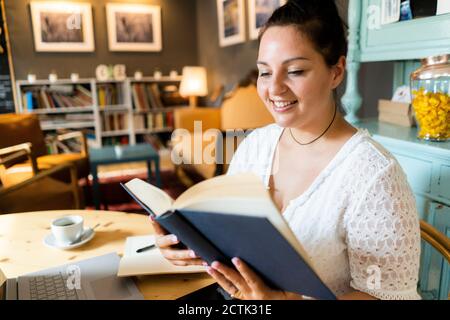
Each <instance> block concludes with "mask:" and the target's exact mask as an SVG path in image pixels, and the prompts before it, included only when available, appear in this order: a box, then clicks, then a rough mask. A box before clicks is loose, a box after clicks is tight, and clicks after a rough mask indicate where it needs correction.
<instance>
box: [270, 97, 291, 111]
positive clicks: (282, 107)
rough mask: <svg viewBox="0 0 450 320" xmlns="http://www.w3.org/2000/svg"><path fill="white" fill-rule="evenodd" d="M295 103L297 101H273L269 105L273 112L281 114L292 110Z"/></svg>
mask: <svg viewBox="0 0 450 320" xmlns="http://www.w3.org/2000/svg"><path fill="white" fill-rule="evenodd" d="M296 103H297V100H294V101H274V100H270V104H271V106H272V108H273V110H274V111H275V112H279V113H283V112H287V111H289V110H290V109H292V108H293V107H294V106H295V104H296Z"/></svg>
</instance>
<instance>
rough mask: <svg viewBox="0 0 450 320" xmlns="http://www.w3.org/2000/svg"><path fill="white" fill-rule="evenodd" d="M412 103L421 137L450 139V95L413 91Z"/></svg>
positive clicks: (422, 90)
mask: <svg viewBox="0 0 450 320" xmlns="http://www.w3.org/2000/svg"><path fill="white" fill-rule="evenodd" d="M413 97H414V98H413V101H412V105H413V108H414V112H415V114H416V119H417V121H418V122H419V126H420V130H419V134H418V136H419V138H421V139H428V140H439V141H445V140H447V139H450V95H448V94H445V93H433V92H426V91H425V90H424V89H423V88H421V89H419V90H418V91H417V90H416V91H413Z"/></svg>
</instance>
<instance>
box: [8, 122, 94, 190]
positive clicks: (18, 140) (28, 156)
mask: <svg viewBox="0 0 450 320" xmlns="http://www.w3.org/2000/svg"><path fill="white" fill-rule="evenodd" d="M0 136H1V137H2V139H1V140H0V157H1V158H2V159H3V160H5V157H8V154H9V153H17V152H19V151H21V152H22V153H21V154H22V157H17V154H16V156H14V157H13V158H11V159H8V158H6V160H8V161H3V164H2V165H0V180H1V182H2V185H3V187H10V186H13V185H15V184H17V183H20V182H22V181H26V180H28V179H30V178H31V177H33V176H35V175H36V174H37V173H38V172H39V171H40V170H47V169H51V168H53V167H56V166H58V165H61V164H64V163H72V164H74V165H75V168H76V173H77V177H78V178H83V177H84V178H87V176H88V175H89V158H88V157H89V155H88V148H87V144H86V139H85V137H84V135H83V133H82V132H70V133H67V134H64V135H59V136H57V137H56V140H57V141H65V140H68V139H78V140H79V141H80V143H81V146H82V147H81V152H79V153H76V152H74V153H63V154H48V153H47V146H46V141H45V138H44V134H43V132H42V130H41V127H40V123H39V119H38V117H37V116H36V115H34V114H3V115H0ZM13 159H14V161H12V160H13ZM59 178H60V179H61V180H64V181H66V182H69V181H70V176H69V175H68V174H67V172H65V171H63V172H61V173H60V177H59Z"/></svg>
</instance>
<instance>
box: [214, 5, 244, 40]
mask: <svg viewBox="0 0 450 320" xmlns="http://www.w3.org/2000/svg"><path fill="white" fill-rule="evenodd" d="M244 14H245V13H244V0H217V17H218V19H217V20H218V22H219V44H220V46H221V47H225V46H230V45H234V44H237V43H241V42H244V41H245V17H244Z"/></svg>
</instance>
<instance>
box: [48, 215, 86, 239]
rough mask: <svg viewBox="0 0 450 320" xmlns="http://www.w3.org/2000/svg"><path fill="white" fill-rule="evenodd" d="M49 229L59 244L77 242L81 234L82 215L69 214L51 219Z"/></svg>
mask: <svg viewBox="0 0 450 320" xmlns="http://www.w3.org/2000/svg"><path fill="white" fill-rule="evenodd" d="M51 230H52V234H53V236H54V237H55V241H56V243H57V244H59V245H68V244H71V243H74V242H77V241H78V240H79V239H80V237H81V235H82V234H83V217H82V216H76V215H70V216H64V217H60V218H57V219H55V220H53V221H52V224H51Z"/></svg>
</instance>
